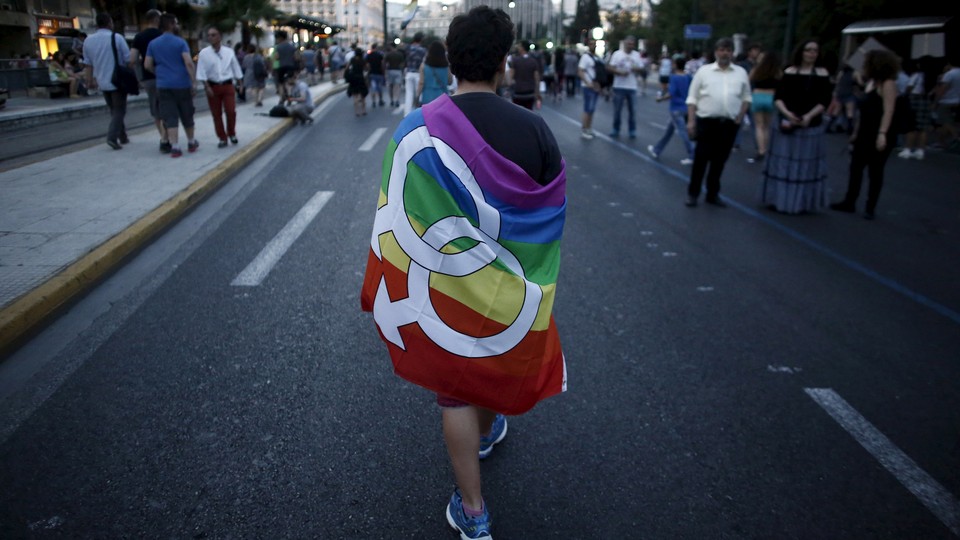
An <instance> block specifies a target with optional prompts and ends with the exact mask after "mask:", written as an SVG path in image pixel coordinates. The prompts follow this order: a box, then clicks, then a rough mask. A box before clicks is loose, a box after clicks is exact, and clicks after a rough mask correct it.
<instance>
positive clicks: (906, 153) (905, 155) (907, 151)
mask: <svg viewBox="0 0 960 540" xmlns="http://www.w3.org/2000/svg"><path fill="white" fill-rule="evenodd" d="M897 157H898V158H900V159H910V158H912V157H913V152H911V151H910V149H909V148H904V149H903V150H901V151H900V153H899V154H897Z"/></svg>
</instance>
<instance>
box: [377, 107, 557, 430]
mask: <svg viewBox="0 0 960 540" xmlns="http://www.w3.org/2000/svg"><path fill="white" fill-rule="evenodd" d="M565 189H566V173H565V168H562V169H561V171H560V173H559V174H558V175H557V178H555V179H553V180H552V181H551V182H550V183H549V184H547V185H545V186H542V185H540V184H538V183H537V182H536V181H534V180H533V179H532V178H530V176H529V175H527V173H526V172H524V171H523V169H521V168H520V167H518V166H517V165H516V164H515V163H513V162H512V161H510V160H508V159H507V158H505V157H503V156H502V155H500V154H498V153H497V152H496V151H495V150H494V149H493V148H491V147H490V146H489V145H488V144H487V143H486V142H485V141H484V140H483V138H482V137H481V136H480V134H479V133H478V132H477V131H476V129H475V128H474V127H473V125H472V124H471V123H470V121H469V120H468V119H467V118H466V116H464V115H463V112H462V111H460V109H459V108H457V106H456V105H455V104H454V103H453V101H452V100H451V99H450V98H449V97H448V96H446V95H441V96H440V97H439V98H438V99H436V100H434V101H432V102H430V103H429V104H427V105H426V106H424V107H423V108H422V109H418V110H416V111H414V112H413V113H411V114H410V115H408V116H407V117H406V118H405V119H404V120H403V121H402V122H401V123H400V126H399V127H398V128H397V130H396V132H395V133H394V135H393V138H392V139H391V140H390V142H389V144H388V146H387V151H386V155H385V156H384V160H383V179H382V182H381V186H380V198H379V201H378V203H377V213H376V218H375V220H374V227H373V234H372V237H371V240H370V250H369V255H368V258H367V270H366V275H365V277H364V282H363V289H362V292H361V299H360V303H361V307H362V308H363V309H364V310H365V311H373V316H374V320H375V321H376V324H377V328H378V330H379V331H380V336H381V338H383V341H384V342H385V343H386V345H387V349H388V350H389V352H390V357H391V359H392V360H393V367H394V371H395V372H396V373H397V375H399V376H400V377H403V378H404V379H407V380H408V381H410V382H413V383H415V384H418V385H420V386H423V387H425V388H428V389H430V390H432V391H434V392H436V393H438V394H440V395H443V396H446V397H452V398H455V399H458V400H461V401H465V402H467V403H471V404H474V405H477V406H480V407H485V408H489V409H492V410H495V411H497V412H500V413H504V414H521V413H523V412H526V411H527V410H529V409H531V408H532V407H533V406H534V405H536V403H537V402H538V401H540V400H542V399H545V398H547V397H549V396H552V395H555V394H558V393H560V392H563V391H565V390H566V387H567V373H566V363H565V360H564V356H563V351H562V350H561V348H560V337H559V334H558V332H557V326H556V323H555V322H554V319H553V315H552V311H553V302H554V294H555V291H556V284H557V276H558V273H559V269H560V237H561V235H562V233H563V224H564V216H565V213H566V207H567V204H566V195H565Z"/></svg>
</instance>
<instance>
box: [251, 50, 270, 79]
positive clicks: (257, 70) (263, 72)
mask: <svg viewBox="0 0 960 540" xmlns="http://www.w3.org/2000/svg"><path fill="white" fill-rule="evenodd" d="M253 78H254V79H256V80H257V81H265V80H267V64H266V63H265V62H264V61H263V58H260V57H256V56H255V57H254V58H253Z"/></svg>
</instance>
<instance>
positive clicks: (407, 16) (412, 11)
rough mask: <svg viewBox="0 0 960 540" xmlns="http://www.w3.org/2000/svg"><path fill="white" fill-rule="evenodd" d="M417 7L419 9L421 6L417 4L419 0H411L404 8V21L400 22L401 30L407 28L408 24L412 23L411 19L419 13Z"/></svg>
mask: <svg viewBox="0 0 960 540" xmlns="http://www.w3.org/2000/svg"><path fill="white" fill-rule="evenodd" d="M417 9H419V6H417V0H411V2H410V3H409V4H407V5H406V6H405V7H404V8H403V21H402V22H401V23H400V29H401V30H406V29H407V25H408V24H410V21H412V20H413V17H414V15H416V14H417Z"/></svg>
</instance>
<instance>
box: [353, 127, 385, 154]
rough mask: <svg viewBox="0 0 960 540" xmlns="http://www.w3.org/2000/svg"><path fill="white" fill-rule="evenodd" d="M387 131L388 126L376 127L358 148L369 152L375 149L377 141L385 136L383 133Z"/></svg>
mask: <svg viewBox="0 0 960 540" xmlns="http://www.w3.org/2000/svg"><path fill="white" fill-rule="evenodd" d="M386 131H387V128H385V127H380V128H377V129H375V130H374V131H373V133H372V134H371V135H370V136H369V137H367V140H366V141H364V143H363V144H361V145H360V148H357V150H359V151H361V152H369V151H370V150H373V147H374V146H376V145H377V141H379V140H380V137H383V134H384V133H385V132H386Z"/></svg>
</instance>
